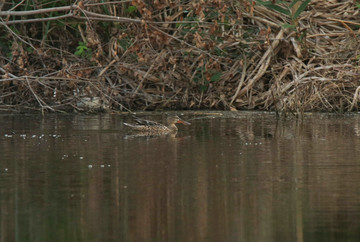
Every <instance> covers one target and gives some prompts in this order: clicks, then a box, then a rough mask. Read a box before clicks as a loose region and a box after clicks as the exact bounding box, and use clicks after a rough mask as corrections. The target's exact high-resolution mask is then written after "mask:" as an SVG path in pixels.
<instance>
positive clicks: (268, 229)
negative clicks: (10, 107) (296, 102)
mask: <svg viewBox="0 0 360 242" xmlns="http://www.w3.org/2000/svg"><path fill="white" fill-rule="evenodd" d="M177 114H179V115H181V114H183V115H181V117H182V118H183V119H185V120H189V121H190V122H191V123H192V125H191V126H179V131H178V133H177V134H176V135H168V136H160V137H138V136H134V135H131V134H129V132H128V130H126V128H125V126H124V125H123V122H124V121H126V122H131V117H130V116H128V115H120V114H118V115H110V114H107V115H54V114H52V115H50V114H48V115H45V116H41V115H33V114H32V115H30V114H28V115H25V114H23V115H8V114H6V115H5V114H4V115H0V241H357V239H358V238H360V158H359V157H360V137H359V136H360V127H359V124H360V116H359V115H346V116H339V115H326V114H322V115H312V114H307V115H305V117H304V118H303V119H296V118H289V119H277V118H276V117H275V115H274V114H272V113H248V112H185V113H177ZM139 116H140V117H143V118H149V119H152V120H156V121H162V120H164V119H165V117H166V115H164V114H161V113H152V114H149V113H147V114H146V113H145V114H144V113H142V114H141V113H140V114H139Z"/></svg>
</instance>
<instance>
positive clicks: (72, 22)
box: [0, 0, 360, 113]
mask: <svg viewBox="0 0 360 242" xmlns="http://www.w3.org/2000/svg"><path fill="white" fill-rule="evenodd" d="M73 3H74V1H67V0H44V1H32V0H28V1H19V2H16V1H12V2H9V1H8V2H5V3H4V4H3V5H2V6H0V9H1V11H0V17H1V19H0V25H1V26H2V27H1V28H0V33H1V34H0V56H1V58H0V74H1V79H0V109H1V110H24V109H30V110H42V111H74V110H76V111H93V110H96V111H98V110H125V111H129V110H135V109H142V110H154V109H198V108H212V109H227V110H229V109H230V110H241V109H257V110H274V111H279V112H280V111H284V112H297V113H299V112H300V113H301V112H304V111H332V112H334V111H335V112H345V111H355V110H358V104H359V98H360V97H359V95H360V94H359V93H360V79H359V75H360V71H359V57H360V53H359V45H358V42H359V41H358V37H359V33H360V32H359V11H360V9H359V3H357V1H354V0H332V1H325V0H324V1H310V0H293V1H289V0H288V1H280V0H272V1H267V0H257V1H251V0H239V1H230V0H225V1H219V0H198V1H180V0H173V1H165V0H155V1H148V0H132V1H130V0H122V1H107V0H103V1H86V3H85V2H84V1H82V0H80V1H75V4H73Z"/></svg>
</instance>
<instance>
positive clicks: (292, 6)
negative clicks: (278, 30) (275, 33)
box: [256, 0, 311, 30]
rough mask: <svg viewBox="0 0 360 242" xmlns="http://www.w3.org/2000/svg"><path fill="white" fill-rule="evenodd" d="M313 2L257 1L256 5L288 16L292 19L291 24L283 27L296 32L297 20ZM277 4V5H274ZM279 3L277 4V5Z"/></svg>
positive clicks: (296, 0) (308, 0)
mask: <svg viewBox="0 0 360 242" xmlns="http://www.w3.org/2000/svg"><path fill="white" fill-rule="evenodd" d="M310 1H311V0H305V1H300V0H293V1H291V2H286V1H266V2H265V1H262V0H256V3H258V4H259V5H263V6H264V7H266V8H269V9H271V10H274V11H276V12H279V13H282V14H285V15H287V16H288V17H289V18H290V21H291V22H290V24H289V23H284V24H283V25H282V26H283V27H284V28H289V29H293V30H296V27H297V20H298V18H299V16H300V14H301V13H302V12H303V11H304V10H305V8H306V7H307V5H308V4H309V3H310ZM273 2H275V3H273ZM276 2H277V3H276Z"/></svg>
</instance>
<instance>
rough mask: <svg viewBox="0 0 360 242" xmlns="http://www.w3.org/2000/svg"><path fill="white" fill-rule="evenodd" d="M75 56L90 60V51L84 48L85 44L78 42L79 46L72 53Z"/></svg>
mask: <svg viewBox="0 0 360 242" xmlns="http://www.w3.org/2000/svg"><path fill="white" fill-rule="evenodd" d="M74 54H75V55H76V56H79V57H84V58H86V59H90V57H91V54H92V50H91V48H88V47H87V46H86V43H85V42H82V41H79V45H78V46H77V47H76V51H75V53H74Z"/></svg>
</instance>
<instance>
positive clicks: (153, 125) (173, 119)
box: [124, 115, 191, 135]
mask: <svg viewBox="0 0 360 242" xmlns="http://www.w3.org/2000/svg"><path fill="white" fill-rule="evenodd" d="M175 124H184V125H191V124H190V123H189V122H187V121H185V120H182V119H181V118H179V116H177V115H171V116H168V117H167V119H166V124H161V123H158V122H154V121H150V120H146V119H140V118H136V117H135V124H129V123H124V125H126V126H127V127H129V128H130V129H132V130H133V131H136V132H140V133H146V134H149V135H161V134H168V133H175V132H177V131H178V128H177V127H176V125H175Z"/></svg>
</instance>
